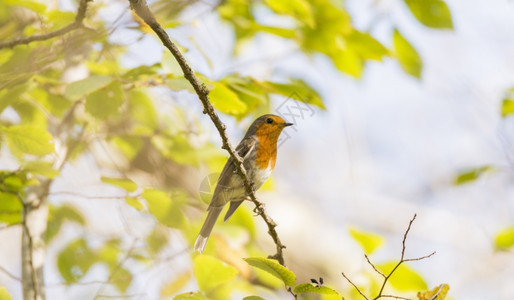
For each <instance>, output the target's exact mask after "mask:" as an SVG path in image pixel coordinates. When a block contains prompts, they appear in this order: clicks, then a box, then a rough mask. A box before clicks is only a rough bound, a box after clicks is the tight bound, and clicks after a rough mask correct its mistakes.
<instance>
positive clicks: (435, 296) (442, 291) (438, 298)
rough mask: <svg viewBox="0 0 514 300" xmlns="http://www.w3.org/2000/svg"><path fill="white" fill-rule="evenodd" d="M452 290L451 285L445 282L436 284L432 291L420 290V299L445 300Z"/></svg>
mask: <svg viewBox="0 0 514 300" xmlns="http://www.w3.org/2000/svg"><path fill="white" fill-rule="evenodd" d="M449 290H450V286H449V285H447V284H445V283H443V284H441V285H439V286H436V287H435V288H434V289H432V290H431V291H426V292H418V299H419V300H444V299H445V298H446V295H447V294H448V291H449Z"/></svg>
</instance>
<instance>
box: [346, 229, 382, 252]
mask: <svg viewBox="0 0 514 300" xmlns="http://www.w3.org/2000/svg"><path fill="white" fill-rule="evenodd" d="M350 234H351V235H352V237H353V239H354V240H356V241H357V242H358V243H359V245H361V247H362V249H364V252H365V253H366V254H371V253H373V252H374V251H375V250H376V249H377V248H378V247H380V246H381V245H382V244H383V243H384V238H383V237H381V236H380V235H378V234H374V233H371V232H367V231H364V230H360V229H358V228H355V227H353V228H350Z"/></svg>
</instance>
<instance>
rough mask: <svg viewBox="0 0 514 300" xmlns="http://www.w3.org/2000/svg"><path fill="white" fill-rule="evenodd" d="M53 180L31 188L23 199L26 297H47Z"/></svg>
mask: <svg viewBox="0 0 514 300" xmlns="http://www.w3.org/2000/svg"><path fill="white" fill-rule="evenodd" d="M49 186H50V180H48V179H47V180H45V181H43V182H42V183H41V185H39V186H31V187H29V188H28V189H27V192H26V197H25V199H24V203H23V207H24V208H23V220H22V222H23V223H22V225H23V233H22V239H21V278H22V287H23V299H24V300H45V299H46V297H45V280H44V276H43V266H44V262H45V232H46V224H47V219H48V204H47V202H46V197H47V195H48V189H49Z"/></svg>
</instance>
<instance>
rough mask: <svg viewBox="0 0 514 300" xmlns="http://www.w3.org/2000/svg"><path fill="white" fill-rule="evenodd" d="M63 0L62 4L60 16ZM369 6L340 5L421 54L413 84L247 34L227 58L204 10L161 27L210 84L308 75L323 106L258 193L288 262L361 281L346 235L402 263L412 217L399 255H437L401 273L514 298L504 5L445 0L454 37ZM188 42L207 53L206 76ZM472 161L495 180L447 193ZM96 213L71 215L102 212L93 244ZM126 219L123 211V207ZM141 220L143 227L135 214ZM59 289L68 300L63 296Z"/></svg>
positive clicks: (353, 0)
mask: <svg viewBox="0 0 514 300" xmlns="http://www.w3.org/2000/svg"><path fill="white" fill-rule="evenodd" d="M64 2H67V1H64ZM64 2H62V3H61V4H62V5H63V6H65V7H67V5H68V3H64ZM374 2H375V1H372V0H348V1H347V8H348V9H349V12H350V13H351V15H352V17H353V20H354V22H355V24H356V26H357V27H358V28H360V29H364V28H367V26H368V25H369V24H370V23H371V20H372V19H373V18H375V17H376V15H375V14H376V13H377V12H383V13H385V14H386V15H388V17H387V18H386V19H384V20H382V21H380V22H378V23H377V24H376V25H375V27H374V30H373V31H372V33H373V35H374V36H376V37H377V38H378V39H379V40H380V41H382V42H383V43H384V44H385V45H389V46H390V45H391V28H392V27H391V24H396V26H397V27H398V28H399V29H400V30H401V32H402V34H403V35H404V36H405V37H406V38H407V39H408V40H409V41H410V42H411V43H412V44H413V45H414V46H415V47H416V49H417V50H418V51H419V53H420V55H421V57H422V59H423V64H424V70H423V78H422V80H421V81H418V80H415V79H413V78H411V77H409V76H407V75H404V73H403V72H402V70H401V69H400V67H399V65H398V63H397V62H396V61H394V60H392V59H386V60H385V62H383V63H377V62H373V63H369V64H368V65H367V67H366V70H365V72H364V75H363V78H362V79H361V80H360V81H359V80H355V79H352V78H350V77H349V76H346V75H344V74H342V73H340V72H339V71H337V70H335V69H334V68H333V67H332V66H331V64H330V63H329V62H328V60H327V59H326V58H323V57H321V56H315V57H313V58H307V57H305V56H304V55H302V54H300V53H299V52H297V51H295V50H294V49H295V47H294V45H293V44H292V43H289V42H284V41H283V40H281V39H280V38H276V37H270V36H259V37H257V38H256V40H255V41H254V42H253V43H251V44H250V45H249V46H248V47H247V48H245V50H246V51H245V52H243V53H242V56H241V57H240V58H238V59H236V60H234V59H233V57H232V55H231V50H232V42H233V37H232V36H231V30H230V28H229V27H228V26H226V25H225V24H223V23H221V22H220V21H219V20H218V19H217V18H216V17H215V16H214V14H209V13H199V12H201V11H206V10H207V9H206V7H202V8H199V9H195V10H194V11H192V10H191V11H188V12H186V14H185V16H184V17H183V18H184V19H185V20H191V19H190V17H192V16H199V17H198V18H197V19H196V21H195V22H194V23H193V24H192V25H186V26H183V27H179V28H178V29H174V30H170V31H168V32H169V33H170V34H171V35H172V37H173V38H174V39H176V40H178V41H179V42H180V43H181V44H183V45H184V46H186V47H188V48H189V49H190V51H189V52H188V53H187V58H188V60H189V61H190V62H191V64H192V65H193V67H194V69H195V70H197V71H199V72H202V73H204V74H206V75H208V76H211V77H212V78H221V77H222V76H223V75H225V74H227V73H229V72H239V73H241V74H248V75H252V76H256V77H258V78H266V77H267V76H269V75H272V76H273V77H274V78H278V79H280V78H283V77H284V76H287V75H292V76H293V77H300V78H303V79H305V80H307V81H308V82H309V83H311V84H312V85H313V86H314V87H316V89H318V91H320V93H321V95H322V96H323V99H324V101H325V104H326V106H327V111H319V110H316V112H315V114H314V116H305V118H304V119H301V120H300V119H298V120H296V123H297V129H298V131H297V132H293V131H290V132H291V135H292V138H291V139H290V140H288V141H287V142H286V143H285V144H284V145H282V146H281V147H280V150H279V157H278V162H277V166H276V169H275V173H274V174H275V177H274V179H275V182H276V191H274V192H261V193H259V194H258V196H259V197H260V198H261V199H262V200H264V201H265V202H266V203H267V207H268V212H269V213H270V215H272V216H273V218H274V219H275V220H276V221H277V222H278V223H279V227H277V230H278V232H279V234H280V236H281V238H282V240H283V242H284V243H285V244H286V245H287V246H288V248H287V249H286V252H285V253H286V258H300V257H309V259H310V260H312V261H317V262H321V263H322V264H324V265H325V266H327V269H330V272H332V274H334V275H335V276H337V274H340V272H341V271H344V272H345V273H346V274H348V275H350V276H352V275H354V276H357V275H356V274H357V273H358V272H359V271H360V270H362V269H366V268H368V267H367V266H366V264H365V261H364V259H363V257H362V250H361V249H360V248H359V247H358V246H357V245H356V244H355V243H354V242H353V241H352V240H351V238H349V236H348V228H349V226H357V227H358V228H362V229H365V230H369V231H373V232H376V233H379V234H382V235H384V236H385V237H386V240H387V242H386V245H385V246H383V247H382V249H381V250H379V251H378V252H377V253H376V254H374V255H373V256H372V259H373V260H374V261H375V262H383V261H386V260H390V259H396V258H397V257H398V256H399V254H400V250H401V238H402V236H403V233H404V231H405V229H406V226H407V224H408V221H409V220H410V218H411V217H412V215H413V214H414V213H417V214H418V219H417V220H416V221H415V223H414V224H413V228H412V231H411V235H410V237H409V239H408V242H407V256H409V257H418V256H423V255H425V254H428V253H430V252H432V251H437V254H436V255H435V256H433V257H432V258H429V259H427V260H424V261H421V262H414V263H412V264H411V266H412V267H413V268H414V269H416V270H418V271H419V272H420V273H421V274H422V275H423V277H424V278H425V279H426V280H427V283H428V285H429V286H430V287H433V286H435V285H438V284H440V283H449V284H450V286H451V289H450V294H451V295H452V296H453V297H454V298H455V299H499V300H510V299H514V285H513V284H512V282H513V281H514V254H513V253H512V252H510V253H498V252H495V251H494V250H493V239H494V236H495V234H496V232H497V231H498V230H500V229H502V228H504V227H506V226H508V225H512V224H513V223H514V187H513V184H512V180H513V178H514V176H513V174H512V165H511V164H509V161H508V159H507V157H508V156H509V155H510V156H511V157H513V158H514V156H513V155H514V145H513V146H509V145H511V144H512V142H513V139H514V124H512V122H513V121H512V120H507V121H504V120H502V119H501V117H500V104H501V100H502V97H503V95H504V92H505V91H506V90H507V89H508V88H510V87H512V86H514V34H513V33H514V2H513V1H507V0H495V1H491V0H473V1H464V0H454V1H452V0H448V1H446V2H447V3H448V5H449V7H450V10H451V12H452V16H453V22H454V27H455V30H454V31H440V30H433V29H428V28H426V27H424V26H422V25H420V24H419V23H418V22H417V21H416V20H415V19H414V18H413V16H412V15H411V14H410V13H409V12H408V10H407V9H406V7H405V5H404V4H403V3H402V2H403V1H399V0H382V1H379V4H378V10H377V7H375V8H373V9H370V6H371V5H372V3H374ZM109 5H111V6H110V7H109V8H108V9H106V10H105V11H104V12H103V14H104V17H105V18H106V19H109V20H114V19H115V18H116V17H117V16H118V15H119V13H120V11H123V10H125V9H126V6H127V5H126V2H125V1H118V2H116V3H109ZM73 10H74V9H73ZM370 12H373V13H374V14H371V13H370ZM258 13H259V15H258V17H259V20H261V21H262V22H275V21H277V20H269V19H268V16H269V15H268V14H267V13H266V12H265V11H259V12H258ZM125 17H127V18H129V17H130V16H129V15H128V14H127V15H126V16H125ZM278 21H280V20H278ZM135 38H136V36H134V35H133V34H131V32H130V31H125V30H118V31H116V33H115V36H113V40H115V41H118V42H120V43H127V44H132V46H131V47H130V52H129V53H128V54H127V56H126V59H125V60H124V62H125V63H126V65H127V66H135V65H139V64H142V63H144V64H151V63H155V62H158V61H160V60H161V55H162V51H163V50H162V46H161V45H160V44H159V43H158V42H157V40H156V39H155V38H153V37H149V36H147V37H145V38H144V39H143V40H142V41H140V42H137V43H135V40H134V39H135ZM191 40H193V41H194V43H196V44H197V45H198V46H199V47H201V49H202V50H203V52H205V53H207V55H208V56H209V59H210V60H211V61H212V63H213V68H210V67H209V65H208V64H207V63H206V61H205V59H204V57H203V56H202V55H201V54H199V52H198V51H197V50H195V47H194V46H193V43H192V42H191ZM77 76H79V77H80V75H77ZM180 95H182V96H183V98H182V99H178V100H177V101H178V102H179V103H181V104H184V105H186V104H187V105H188V106H191V107H192V109H191V111H192V112H193V113H198V115H200V112H201V108H200V104H199V102H198V101H197V100H196V98H195V97H194V96H187V95H185V94H183V93H181V94H180ZM160 96H166V95H160ZM280 101H281V100H280V99H277V102H276V103H275V104H276V105H277V106H278V105H279V104H280V103H281V102H280ZM222 118H223V120H224V121H227V123H228V124H229V128H231V130H230V132H229V134H230V135H231V137H232V138H233V143H236V142H237V141H238V139H239V138H240V137H241V136H242V134H243V130H244V129H245V128H246V126H247V125H248V124H249V122H250V121H251V120H248V121H247V122H246V123H243V124H241V126H240V128H239V131H236V130H235V129H233V128H236V127H235V124H234V122H233V121H231V118H229V117H226V116H222ZM204 119H205V120H204V123H203V124H204V127H205V128H210V129H209V130H210V131H209V133H210V134H211V136H212V137H213V140H214V141H216V142H218V143H219V141H217V134H216V131H215V129H214V128H213V127H212V125H211V124H210V122H209V120H207V118H204ZM3 162H5V160H3V159H2V164H3ZM482 165H494V166H497V171H496V172H492V173H489V174H486V175H485V176H483V177H481V178H480V179H479V180H478V181H476V182H474V183H472V184H468V185H463V186H457V187H456V186H454V185H453V184H452V181H453V179H454V177H455V176H456V174H457V172H458V171H460V170H462V169H465V168H469V167H477V166H482ZM66 172H68V173H67V174H68V175H69V176H68V177H69V178H77V177H78V176H79V177H81V178H83V179H81V181H79V182H77V181H76V180H75V181H74V182H68V181H67V180H66V179H65V178H64V179H63V180H62V182H61V183H60V184H58V185H57V187H55V190H58V188H59V187H61V188H68V189H70V190H76V191H79V190H80V189H81V186H83V185H84V183H87V182H89V184H90V185H89V187H88V188H84V190H85V191H87V192H88V194H95V193H94V192H95V191H96V192H97V193H96V194H102V195H104V194H109V195H110V194H115V192H116V191H111V190H109V191H106V190H105V189H104V186H102V189H98V190H95V189H92V188H91V183H94V181H95V180H97V178H98V174H97V173H98V170H97V169H96V168H95V167H92V166H91V165H90V164H88V162H87V161H83V162H77V163H76V164H75V165H74V166H70V167H69V168H67V169H65V174H66ZM88 175H90V177H89V176H88ZM63 177H64V176H63ZM88 178H90V179H88ZM72 183H73V184H74V185H71V184H72ZM107 192H108V193H107ZM53 201H60V199H59V198H54V199H53ZM102 205H105V204H102ZM109 205H111V204H109ZM99 207H100V206H98V204H95V202H87V203H86V204H83V205H82V206H81V209H84V210H85V211H86V212H87V213H88V214H101V215H103V217H102V219H103V220H111V221H110V222H106V223H102V224H93V225H92V230H93V233H92V235H94V232H96V231H105V230H108V229H106V228H109V227H112V228H114V229H113V230H114V231H116V230H120V228H123V226H124V225H123V224H121V223H120V222H119V220H113V218H112V217H111V216H112V215H113V214H112V213H111V212H112V211H117V210H119V205H115V204H112V207H111V208H110V209H109V208H106V207H105V206H101V207H102V208H101V209H99ZM124 213H126V214H130V210H127V211H126V212H124ZM126 217H127V216H126V215H125V218H126ZM129 220H131V221H132V219H129ZM138 222H142V223H144V222H145V220H141V218H139V219H138ZM258 222H259V221H258ZM137 224H139V223H137ZM131 225H132V226H131V228H138V226H137V225H136V224H131ZM141 226H144V225H141ZM97 227H98V228H97ZM65 228H66V229H65V230H66V232H65V233H64V236H69V237H70V238H73V236H74V235H75V233H74V230H76V228H70V227H69V226H68V227H65ZM88 230H89V229H88ZM299 233H300V234H299ZM19 234H20V233H19V232H18V231H17V230H9V231H0V236H6V235H8V236H9V237H10V238H12V239H13V240H15V239H19ZM266 238H267V237H266V236H265V237H264V239H266ZM64 245H65V241H64V242H63V244H62V245H52V246H51V249H49V252H50V253H52V251H57V249H60V248H61V247H62V246H64ZM17 250H18V249H17V248H16V247H14V248H11V247H9V249H8V248H4V247H2V249H0V264H1V265H2V266H4V267H7V268H8V269H9V270H17V268H18V265H17V264H18V262H17V261H16V260H15V259H10V260H9V261H6V260H5V259H4V258H6V257H14V258H15V257H16V256H19V253H17ZM343 255H344V256H343ZM48 256H49V258H51V257H52V255H48ZM53 257H55V255H54V256H53ZM52 264H53V265H54V266H55V262H53V261H48V263H47V265H52ZM173 268H179V269H180V268H187V264H186V265H184V263H182V262H180V261H178V262H175V265H174V266H173ZM293 270H294V267H293ZM45 271H46V274H47V281H48V282H58V281H60V278H59V275H58V274H57V273H55V272H56V269H54V268H52V267H50V268H47V270H45ZM295 271H296V270H295ZM102 272H103V273H102ZM169 272H170V271H169V270H160V271H159V270H157V271H156V270H153V271H152V272H150V273H148V272H147V274H142V276H141V278H139V279H138V280H136V282H134V284H133V286H132V288H131V291H138V290H139V291H140V290H141V288H143V289H145V290H146V292H147V294H146V296H145V297H142V299H154V298H155V296H156V295H157V294H158V292H159V291H158V287H159V283H160V282H154V283H152V282H150V283H149V282H148V280H149V278H156V277H161V276H163V274H164V275H165V274H166V273H169ZM14 273H16V272H14ZM90 273H92V274H89V275H88V278H85V280H86V281H87V279H90V280H92V279H94V278H95V276H94V275H98V276H100V277H102V276H105V270H102V269H99V268H97V269H95V270H92V271H91V272H90ZM308 275H312V276H311V277H317V274H308ZM309 278H310V277H309ZM169 279H170V278H167V280H169ZM340 279H341V281H340V284H342V285H343V286H344V287H348V284H347V283H346V282H345V281H344V278H342V277H341V278H340ZM355 280H356V281H359V280H363V279H362V278H358V277H355ZM0 285H6V286H8V288H9V286H10V287H12V286H14V285H15V283H14V282H12V281H9V279H8V278H7V277H5V276H4V275H3V274H1V273H0ZM86 288H88V289H90V287H75V288H65V287H63V288H55V287H54V288H51V289H49V296H51V297H49V298H50V299H66V298H68V299H89V298H88V297H87V296H86V295H83V294H81V293H82V292H83V291H84V290H85V289H86ZM193 288H194V286H193V287H191V289H193ZM152 289H155V290H152ZM64 291H66V293H67V294H66V295H67V296H66V297H64V298H59V295H63V292H64ZM9 292H10V293H11V294H13V296H15V297H14V299H17V296H18V297H19V295H20V294H19V292H20V291H19V290H16V289H12V288H9ZM70 296H72V298H70Z"/></svg>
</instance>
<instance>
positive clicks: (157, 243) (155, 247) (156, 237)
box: [146, 227, 168, 256]
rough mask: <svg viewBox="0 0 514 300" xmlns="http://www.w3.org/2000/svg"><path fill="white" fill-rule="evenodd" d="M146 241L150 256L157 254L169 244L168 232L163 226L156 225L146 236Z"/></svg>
mask: <svg viewBox="0 0 514 300" xmlns="http://www.w3.org/2000/svg"><path fill="white" fill-rule="evenodd" d="M146 243H147V244H148V249H147V250H148V253H149V254H150V256H155V255H156V254H158V253H159V252H160V251H161V250H162V249H163V248H164V246H166V245H167V244H168V233H167V232H166V231H165V230H164V229H163V228H162V227H156V228H155V230H154V231H152V232H151V233H150V234H149V235H148V236H147V237H146Z"/></svg>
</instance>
